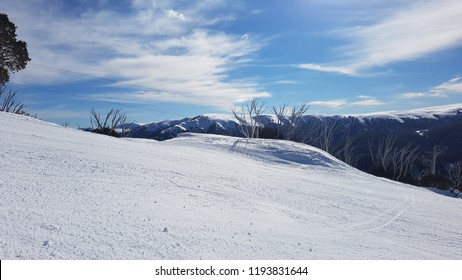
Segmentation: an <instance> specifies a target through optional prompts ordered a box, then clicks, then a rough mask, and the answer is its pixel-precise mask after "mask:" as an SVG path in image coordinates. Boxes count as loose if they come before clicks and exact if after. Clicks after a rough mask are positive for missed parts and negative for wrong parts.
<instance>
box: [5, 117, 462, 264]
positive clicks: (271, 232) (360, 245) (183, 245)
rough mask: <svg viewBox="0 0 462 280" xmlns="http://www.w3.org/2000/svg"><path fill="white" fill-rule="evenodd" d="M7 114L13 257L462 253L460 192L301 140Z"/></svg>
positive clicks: (8, 241)
mask: <svg viewBox="0 0 462 280" xmlns="http://www.w3.org/2000/svg"><path fill="white" fill-rule="evenodd" d="M0 127H1V134H0V143H1V145H0V225H1V226H0V258H1V259H49V258H51V259H200V258H203V259H292V258H293V259H369V258H372V259H461V258H462V242H461V240H462V200H460V199H454V198H450V197H445V196H441V195H438V194H435V193H433V192H431V191H428V190H425V189H421V188H417V187H413V186H409V185H404V184H399V183H395V182H392V181H388V180H384V179H379V178H376V177H373V176H370V175H367V174H365V173H362V172H360V171H357V170H355V169H352V168H350V167H348V166H347V165H345V164H343V163H341V162H339V161H338V160H336V159H335V158H333V157H331V156H330V155H328V154H326V153H324V152H322V151H320V150H318V149H315V148H312V147H310V146H306V145H303V144H297V143H293V142H285V141H277V140H261V139H257V140H249V141H247V140H244V139H239V138H231V137H226V136H217V135H199V134H182V137H178V138H175V139H173V140H168V141H163V142H157V141H152V140H141V139H116V138H111V137H106V136H102V135H97V134H91V133H87V132H82V131H77V130H73V129H70V128H63V127H60V126H57V125H53V124H48V123H43V122H41V121H38V120H35V119H31V118H27V117H23V116H17V115H11V114H6V113H0Z"/></svg>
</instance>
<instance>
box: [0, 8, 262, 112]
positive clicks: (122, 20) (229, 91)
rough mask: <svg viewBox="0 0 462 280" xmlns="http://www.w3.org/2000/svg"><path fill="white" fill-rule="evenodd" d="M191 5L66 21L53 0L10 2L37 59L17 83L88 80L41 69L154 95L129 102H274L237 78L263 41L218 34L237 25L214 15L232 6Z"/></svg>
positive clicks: (97, 12) (86, 14)
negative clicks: (221, 27) (220, 26)
mask: <svg viewBox="0 0 462 280" xmlns="http://www.w3.org/2000/svg"><path fill="white" fill-rule="evenodd" d="M183 4H184V3H183V2H182V1H166V0H161V1H147V0H135V1H133V2H132V3H131V5H130V7H127V9H126V10H124V12H123V13H121V12H120V11H116V10H113V9H111V7H110V4H109V3H106V4H104V3H102V4H101V5H106V7H105V9H88V10H86V11H83V12H79V13H77V14H72V15H70V14H69V13H67V14H65V15H64V13H66V12H67V11H65V10H63V9H60V8H59V7H53V6H51V5H49V4H47V1H45V0H37V1H34V2H30V3H25V2H22V1H14V0H5V1H2V3H1V4H0V8H1V10H3V11H5V12H7V14H8V15H9V16H10V19H11V20H12V21H14V22H15V23H16V25H17V26H18V27H19V28H18V37H19V38H20V39H22V40H25V41H26V42H27V43H28V49H29V52H30V56H31V58H32V61H31V64H30V65H29V66H28V67H27V68H26V69H25V70H24V71H21V72H20V73H17V74H15V75H13V77H12V81H13V82H14V83H18V84H59V83H67V82H71V81H75V80H78V79H82V78H83V77H82V75H75V74H72V73H70V72H66V71H52V70H50V69H44V68H43V67H40V65H45V66H52V67H54V68H58V69H66V70H71V71H75V72H82V73H88V74H90V75H94V76H98V77H104V78H109V79H112V80H118V81H119V82H118V83H111V86H127V85H129V84H130V85H133V84H135V85H138V86H140V87H143V88H146V92H150V93H151V94H146V93H143V94H142V93H140V92H139V89H137V90H133V91H132V92H128V93H127V94H126V95H125V96H124V97H123V98H121V99H123V100H125V101H127V100H129V99H130V98H134V100H135V101H138V100H144V101H148V100H152V101H175V102H183V103H194V104H202V105H210V106H215V107H216V106H217V104H221V105H220V106H219V107H220V108H226V107H227V108H230V107H231V106H232V104H233V103H234V102H236V101H239V100H243V99H248V98H252V97H268V96H270V93H268V92H266V91H264V90H262V89H261V88H260V87H259V86H258V85H257V84H256V83H252V82H242V81H238V80H233V79H232V76H231V72H232V71H233V70H236V69H238V68H239V67H241V66H242V65H243V64H244V63H247V62H249V61H251V60H252V56H253V55H254V54H255V53H256V52H258V51H259V50H260V48H261V47H262V43H261V42H260V41H259V40H258V38H256V37H254V36H250V35H248V34H228V33H224V32H217V31H213V28H212V27H213V25H215V24H216V23H218V22H222V21H228V20H232V17H230V16H228V15H226V14H225V13H213V11H214V9H222V8H227V7H228V6H227V5H229V1H223V0H206V1H199V0H197V1H190V2H188V4H187V5H183ZM37 10H40V13H37V12H36V11H37ZM244 35H247V36H245V37H243V36H244ZM34 65H35V66H34ZM87 78H88V79H94V77H91V76H88V77H87ZM99 97H100V98H102V97H101V96H99ZM108 98H110V95H109V96H108ZM207 100H210V101H212V102H207ZM214 100H220V102H213V101H214Z"/></svg>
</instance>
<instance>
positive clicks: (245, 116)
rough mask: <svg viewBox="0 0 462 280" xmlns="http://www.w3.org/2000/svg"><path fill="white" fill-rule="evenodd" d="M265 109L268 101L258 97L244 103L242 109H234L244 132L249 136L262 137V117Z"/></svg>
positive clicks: (234, 113)
mask: <svg viewBox="0 0 462 280" xmlns="http://www.w3.org/2000/svg"><path fill="white" fill-rule="evenodd" d="M265 111H266V102H265V101H262V100H260V99H258V98H253V99H252V100H250V102H247V103H245V104H242V106H241V108H240V110H235V109H233V110H232V112H233V115H234V117H235V118H236V120H237V121H238V123H239V128H240V130H241V132H242V134H244V136H245V137H247V138H259V137H260V129H261V123H260V117H261V116H262V115H263V113H264V112H265Z"/></svg>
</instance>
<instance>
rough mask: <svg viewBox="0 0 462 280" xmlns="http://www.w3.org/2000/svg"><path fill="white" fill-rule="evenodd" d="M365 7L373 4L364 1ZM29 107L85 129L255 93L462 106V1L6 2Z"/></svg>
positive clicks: (392, 105)
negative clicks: (113, 113)
mask: <svg viewBox="0 0 462 280" xmlns="http://www.w3.org/2000/svg"><path fill="white" fill-rule="evenodd" d="M365 2H367V3H365ZM0 12H3V13H6V14H8V16H9V17H10V20H11V21H13V22H14V23H15V24H16V25H17V28H18V29H17V33H18V38H19V39H21V40H24V41H26V42H27V43H28V49H29V53H30V56H31V58H32V61H31V62H30V64H29V65H28V66H27V68H26V70H23V71H20V72H18V73H15V74H13V75H12V78H11V80H10V83H9V86H10V87H11V88H13V89H14V90H17V91H18V92H19V95H20V97H21V98H22V100H23V101H24V103H26V105H27V109H28V110H29V111H30V112H32V113H37V114H38V117H39V118H41V119H43V120H47V121H52V122H56V123H64V122H69V123H70V124H71V125H75V124H79V125H81V126H86V125H88V122H89V111H90V109H91V108H92V107H94V108H95V109H96V110H97V111H101V112H104V111H107V110H109V109H110V108H122V109H123V110H124V111H125V112H126V113H127V115H128V116H129V118H130V119H132V120H135V121H137V122H151V121H159V120H163V119H177V118H181V117H187V116H194V115H198V114H206V113H229V112H230V110H231V109H232V108H233V107H236V106H239V104H241V103H242V102H245V101H246V100H249V99H251V98H255V97H256V98H262V99H266V101H267V102H268V104H271V105H276V106H277V105H280V104H283V103H289V104H300V103H303V102H309V103H310V104H311V109H310V110H309V113H314V114H356V113H367V112H376V111H389V110H406V109H413V108H419V107H427V106H434V105H444V104H451V103H461V102H462V79H461V75H462V69H461V62H462V20H461V18H462V2H461V1H459V0H432V1H429V0H422V1H411V0H410V1H395V0H388V1H378V0H371V1H359V0H344V1H334V0H311V1H308V0H285V1H276V0H266V1H263V0H256V1H255V0H254V1H243V0H202V1H174V0H171V1H166V0H159V1H148V0H134V1H128V0H119V1H109V0H99V1H98V0H72V1H64V0H63V1H58V0H21V1H17V0H2V2H1V3H0Z"/></svg>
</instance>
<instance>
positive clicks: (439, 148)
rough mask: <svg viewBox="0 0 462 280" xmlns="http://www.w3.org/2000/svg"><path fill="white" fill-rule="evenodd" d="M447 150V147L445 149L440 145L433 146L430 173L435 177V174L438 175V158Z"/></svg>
mask: <svg viewBox="0 0 462 280" xmlns="http://www.w3.org/2000/svg"><path fill="white" fill-rule="evenodd" d="M446 150H447V148H446V147H443V146H440V145H435V146H433V152H432V161H431V169H430V173H431V174H432V175H435V173H436V160H437V158H438V156H439V155H441V154H442V153H445V152H446Z"/></svg>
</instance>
